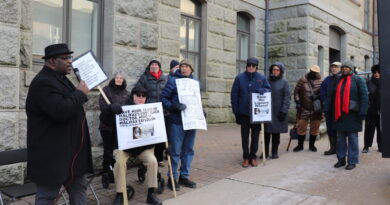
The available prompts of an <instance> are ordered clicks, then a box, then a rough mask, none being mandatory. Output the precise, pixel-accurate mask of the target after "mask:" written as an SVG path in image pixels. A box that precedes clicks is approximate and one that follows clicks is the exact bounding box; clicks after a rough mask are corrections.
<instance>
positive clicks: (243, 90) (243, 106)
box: [230, 57, 271, 168]
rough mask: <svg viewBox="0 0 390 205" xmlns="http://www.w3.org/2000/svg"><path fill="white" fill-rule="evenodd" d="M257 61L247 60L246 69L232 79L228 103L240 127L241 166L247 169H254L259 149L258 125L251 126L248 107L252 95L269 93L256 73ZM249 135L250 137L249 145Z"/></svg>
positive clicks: (262, 76) (266, 86) (266, 84)
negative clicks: (251, 167)
mask: <svg viewBox="0 0 390 205" xmlns="http://www.w3.org/2000/svg"><path fill="white" fill-rule="evenodd" d="M258 65H259V60H258V59H257V58H253V57H252V58H248V59H247V61H246V69H245V71H244V72H242V73H240V74H238V75H237V76H236V78H235V79H234V83H233V86H232V90H231V95H230V102H231V104H232V111H233V114H234V116H235V120H236V123H237V124H239V125H241V145H242V152H243V155H242V158H243V161H242V164H241V166H242V167H244V168H247V167H248V166H249V165H251V166H253V167H256V166H257V161H256V158H257V156H256V152H257V151H258V147H259V134H260V129H261V126H260V124H251V122H250V116H251V113H250V110H251V109H250V105H251V96H252V93H259V94H264V93H265V92H270V91H271V86H270V84H269V82H268V80H267V78H266V77H265V76H264V75H262V74H260V73H259V72H257V70H258ZM249 134H250V137H251V140H250V144H249Z"/></svg>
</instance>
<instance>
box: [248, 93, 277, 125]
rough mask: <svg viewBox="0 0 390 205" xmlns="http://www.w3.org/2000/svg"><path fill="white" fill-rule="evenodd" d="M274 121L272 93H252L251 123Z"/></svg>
mask: <svg viewBox="0 0 390 205" xmlns="http://www.w3.org/2000/svg"><path fill="white" fill-rule="evenodd" d="M270 121H272V107H271V93H270V92H267V93H264V94H263V95H260V94H259V93H252V106H251V123H261V122H270Z"/></svg>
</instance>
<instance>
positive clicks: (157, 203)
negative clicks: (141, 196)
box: [146, 188, 162, 205]
mask: <svg viewBox="0 0 390 205" xmlns="http://www.w3.org/2000/svg"><path fill="white" fill-rule="evenodd" d="M146 203H148V204H152V205H161V204H162V201H161V200H160V199H159V198H158V197H157V196H156V195H155V194H154V188H148V197H147V198H146Z"/></svg>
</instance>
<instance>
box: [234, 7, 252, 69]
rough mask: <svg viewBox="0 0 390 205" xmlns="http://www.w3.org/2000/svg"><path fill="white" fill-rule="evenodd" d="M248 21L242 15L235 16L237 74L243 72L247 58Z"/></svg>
mask: <svg viewBox="0 0 390 205" xmlns="http://www.w3.org/2000/svg"><path fill="white" fill-rule="evenodd" d="M249 40H250V19H249V17H248V16H247V15H245V14H244V13H240V12H239V13H238V14H237V47H236V53H237V64H236V65H237V73H240V72H242V71H244V70H245V67H246V59H247V58H248V57H249Z"/></svg>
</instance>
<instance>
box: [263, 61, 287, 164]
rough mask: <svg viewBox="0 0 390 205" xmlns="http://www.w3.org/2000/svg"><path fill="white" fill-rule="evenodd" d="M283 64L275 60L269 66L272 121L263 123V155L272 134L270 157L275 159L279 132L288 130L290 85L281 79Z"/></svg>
mask: <svg viewBox="0 0 390 205" xmlns="http://www.w3.org/2000/svg"><path fill="white" fill-rule="evenodd" d="M284 71H285V68H284V64H283V63H281V62H276V63H274V64H272V65H271V67H270V68H269V73H270V75H269V78H268V80H269V83H270V84H271V96H272V112H271V113H272V122H270V123H266V124H265V128H264V129H265V134H264V137H265V155H266V157H268V155H269V154H268V153H269V143H270V140H271V135H272V149H271V154H272V155H271V158H272V159H277V158H279V156H278V147H279V142H280V133H287V132H288V122H287V112H288V108H289V107H290V100H291V94H290V87H289V86H288V82H287V81H286V80H285V79H283V73H284Z"/></svg>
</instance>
